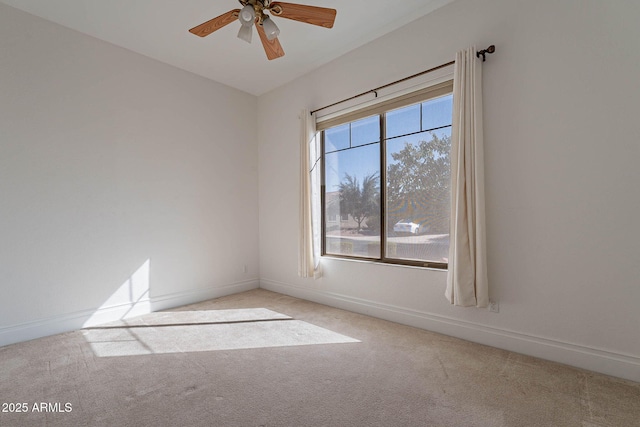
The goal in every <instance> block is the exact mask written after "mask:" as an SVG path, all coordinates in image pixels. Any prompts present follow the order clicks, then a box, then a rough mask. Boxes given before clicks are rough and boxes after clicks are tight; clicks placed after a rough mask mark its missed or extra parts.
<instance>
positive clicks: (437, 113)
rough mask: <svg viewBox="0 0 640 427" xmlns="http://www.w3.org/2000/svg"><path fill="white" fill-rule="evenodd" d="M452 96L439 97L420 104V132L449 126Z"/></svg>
mask: <svg viewBox="0 0 640 427" xmlns="http://www.w3.org/2000/svg"><path fill="white" fill-rule="evenodd" d="M452 111H453V95H447V96H441V97H440V98H434V99H431V100H429V101H427V102H423V103H422V130H424V131H427V130H430V129H435V128H439V127H441V126H451V115H452Z"/></svg>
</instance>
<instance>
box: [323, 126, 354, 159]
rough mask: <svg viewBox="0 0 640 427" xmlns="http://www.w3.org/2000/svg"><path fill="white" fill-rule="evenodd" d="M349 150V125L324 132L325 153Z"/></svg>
mask: <svg viewBox="0 0 640 427" xmlns="http://www.w3.org/2000/svg"><path fill="white" fill-rule="evenodd" d="M345 148H349V123H346V124H344V125H340V126H336V127H334V128H331V129H327V130H326V131H325V132H324V152H325V153H331V152H332V151H336V150H343V149H345Z"/></svg>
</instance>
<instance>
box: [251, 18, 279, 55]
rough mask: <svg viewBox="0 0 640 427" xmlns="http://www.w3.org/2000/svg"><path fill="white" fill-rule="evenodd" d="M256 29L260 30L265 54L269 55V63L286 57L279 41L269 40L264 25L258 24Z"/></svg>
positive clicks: (259, 33)
mask: <svg viewBox="0 0 640 427" xmlns="http://www.w3.org/2000/svg"><path fill="white" fill-rule="evenodd" d="M256 28H257V30H258V35H259V36H260V41H261V42H262V46H263V47H264V52H265V53H266V54H267V58H269V61H271V60H272V59H277V58H280V57H281V56H284V50H283V49H282V46H281V45H280V42H279V41H278V39H277V38H275V39H273V40H269V39H268V38H267V33H265V32H264V28H262V25H258V23H256Z"/></svg>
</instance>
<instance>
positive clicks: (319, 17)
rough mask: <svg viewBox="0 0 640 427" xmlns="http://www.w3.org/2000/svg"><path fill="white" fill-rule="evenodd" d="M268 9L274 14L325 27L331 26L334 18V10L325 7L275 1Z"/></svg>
mask: <svg viewBox="0 0 640 427" xmlns="http://www.w3.org/2000/svg"><path fill="white" fill-rule="evenodd" d="M270 10H271V13H272V14H273V15H274V16H279V17H281V18H287V19H293V20H294V21H300V22H305V23H307V24H313V25H318V26H320V27H325V28H332V27H333V22H334V21H335V20H336V10H335V9H329V8H326V7H317V6H307V5H304V4H295V3H280V2H277V3H272V4H271V7H270Z"/></svg>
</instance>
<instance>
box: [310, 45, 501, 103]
mask: <svg viewBox="0 0 640 427" xmlns="http://www.w3.org/2000/svg"><path fill="white" fill-rule="evenodd" d="M495 51H496V47H495V45H491V46H489V47H488V48H486V49H482V50H479V51H477V52H476V58H480V56H482V62H484V61H486V60H487V58H486V57H485V55H486V54H487V53H489V54H491V53H494V52H495ZM455 63H456V61H450V62H447V63H446V64H441V65H438V66H437V67H433V68H429V69H428V70H424V71H420V72H419V73H416V74H413V75H411V76H409V77H405V78H403V79H400V80H396V81H395V82H391V83H387V84H386V85H382V86H379V87H377V88H375V89H371V90H368V91H366V92H362V93H359V94H357V95H354V96H352V97H350V98H346V99H343V100H342V101H338V102H334V103H333V104H329V105H325V106H324V107H322V108H318V109H316V110H312V111H311V115H313V113H317V112H318V111H322V110H325V109H327V108H330V107H334V106H336V105H338V104H342V103H343V102H347V101H351V100H352V99H356V98H360V97H361V96H364V95H368V94H370V93H374V94H375V96H376V98H377V97H378V91H379V90H381V89H385V88H387V87H389V86H393V85H396V84H398V83H402V82H404V81H407V80H411V79H414V78H416V77H419V76H421V75H423V74H427V73H431V72H433V71H436V70H439V69H440V68H444V67H448V66H449V65H453V64H455Z"/></svg>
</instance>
